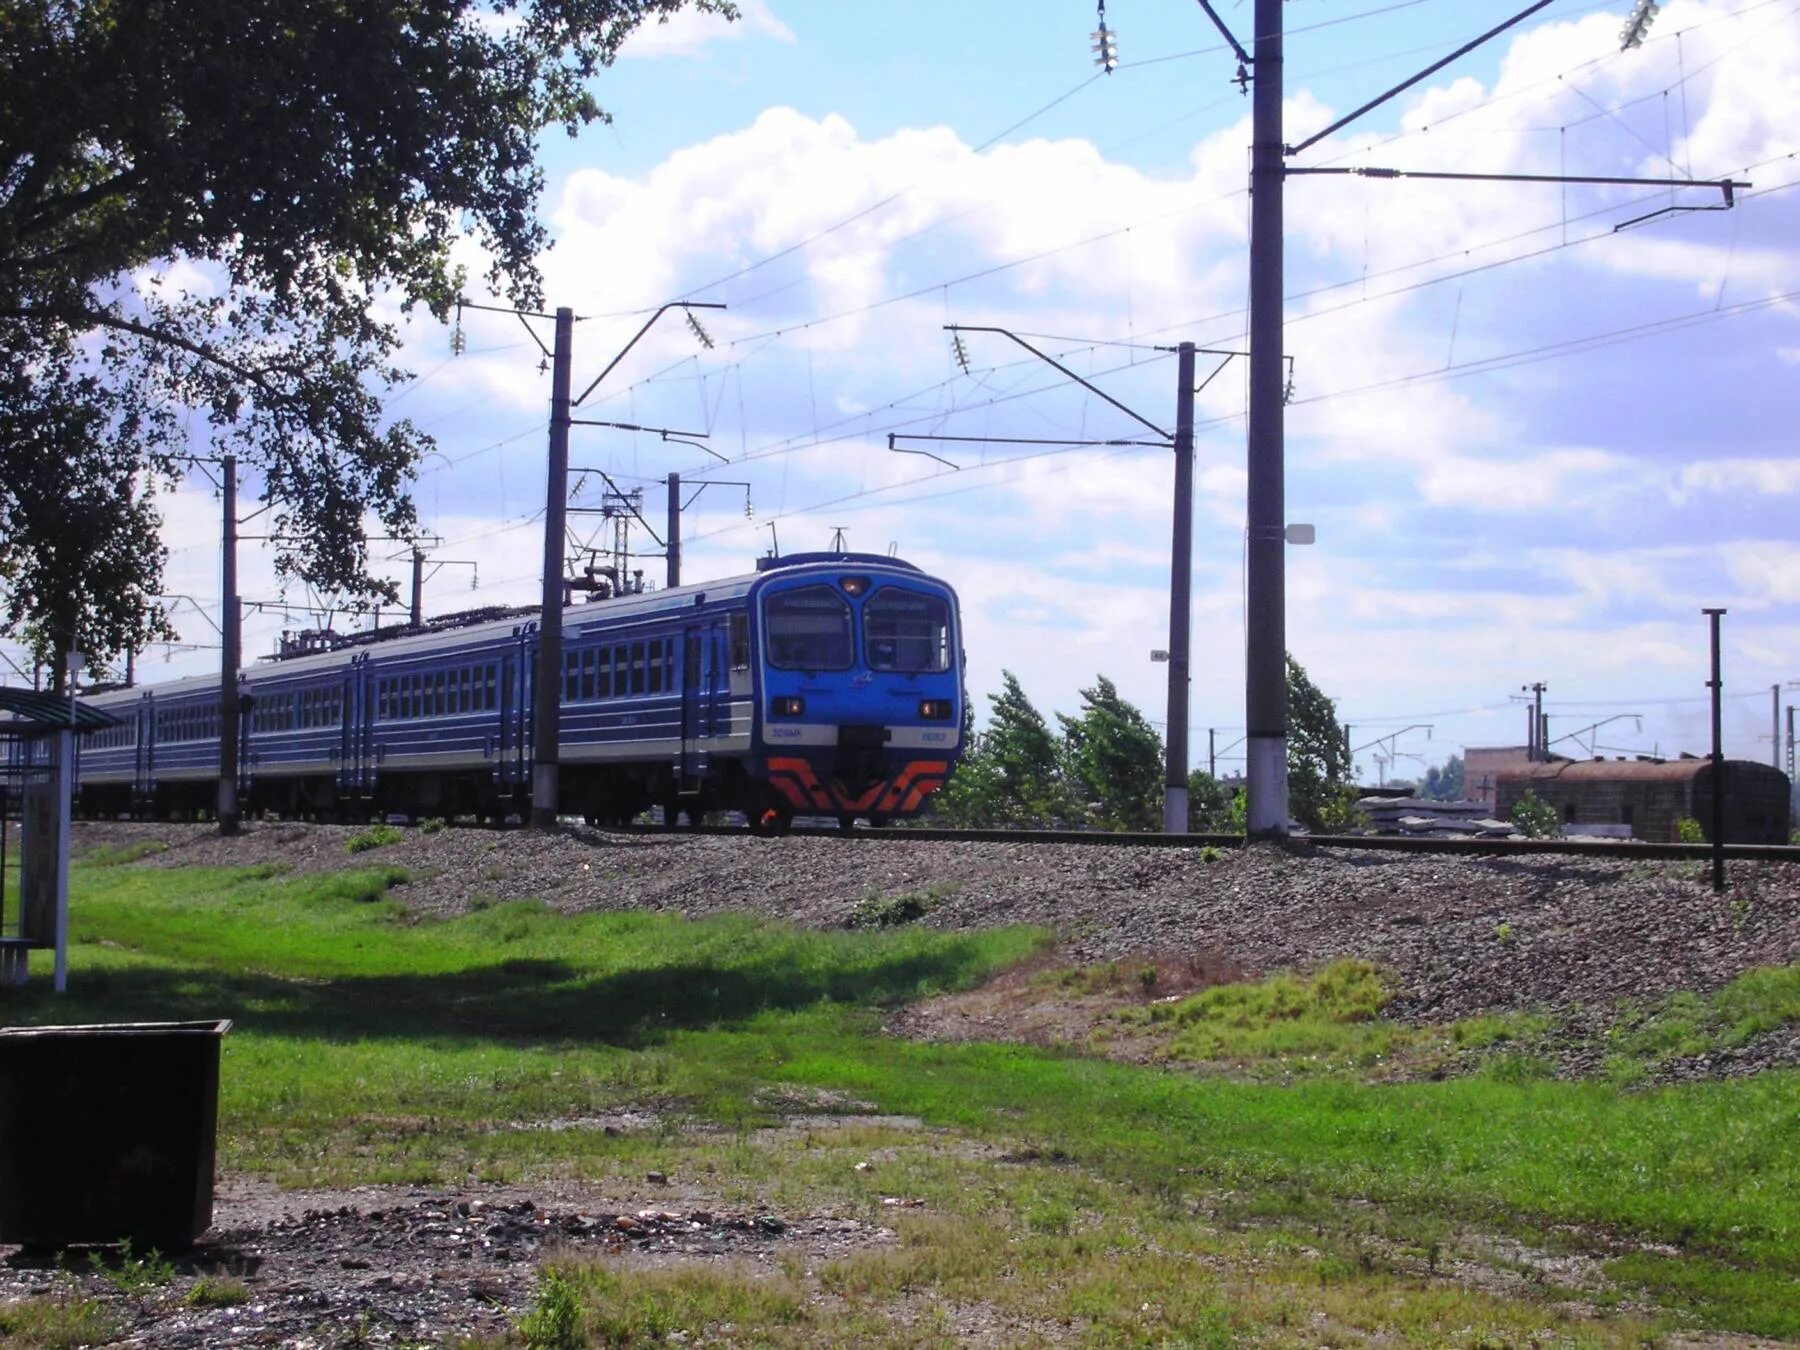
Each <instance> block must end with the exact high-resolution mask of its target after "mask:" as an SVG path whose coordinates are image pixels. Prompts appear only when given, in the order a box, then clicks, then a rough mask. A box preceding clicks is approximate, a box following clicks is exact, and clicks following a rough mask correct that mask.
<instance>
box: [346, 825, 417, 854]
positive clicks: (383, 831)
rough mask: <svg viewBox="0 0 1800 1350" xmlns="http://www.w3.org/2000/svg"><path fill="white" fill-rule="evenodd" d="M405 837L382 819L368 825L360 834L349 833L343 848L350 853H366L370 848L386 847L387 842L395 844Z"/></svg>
mask: <svg viewBox="0 0 1800 1350" xmlns="http://www.w3.org/2000/svg"><path fill="white" fill-rule="evenodd" d="M405 837H406V836H405V835H403V834H401V833H400V831H399V830H397V829H395V828H394V827H393V826H392V825H389V824H388V823H387V822H386V821H384V820H382V821H377V822H376V823H375V824H373V825H371V826H369V828H368V829H366V830H364V831H363V832H362V833H361V834H353V835H351V836H350V840H349V842H348V843H346V844H345V845H344V848H345V850H346V851H348V852H350V853H367V852H368V851H369V850H370V849H372V848H386V847H387V846H388V845H389V844H397V843H399V842H400V841H401V840H402V839H404V838H405Z"/></svg>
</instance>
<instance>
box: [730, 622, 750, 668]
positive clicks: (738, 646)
mask: <svg viewBox="0 0 1800 1350" xmlns="http://www.w3.org/2000/svg"><path fill="white" fill-rule="evenodd" d="M731 668H732V669H733V670H748V669H750V616H749V615H748V614H744V613H741V612H740V613H737V614H733V615H732V616H731Z"/></svg>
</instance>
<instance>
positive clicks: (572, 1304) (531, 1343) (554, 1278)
mask: <svg viewBox="0 0 1800 1350" xmlns="http://www.w3.org/2000/svg"><path fill="white" fill-rule="evenodd" d="M519 1335H521V1336H522V1337H524V1338H525V1345H526V1348H527V1350H575V1347H576V1346H579V1345H580V1344H581V1343H582V1337H581V1296H580V1295H579V1294H578V1293H576V1291H575V1284H574V1281H572V1280H570V1279H569V1277H568V1276H566V1275H564V1274H563V1273H562V1271H560V1270H557V1269H556V1268H555V1267H554V1266H553V1267H551V1268H550V1269H549V1270H547V1271H545V1272H544V1283H543V1286H542V1287H541V1288H540V1289H539V1290H538V1296H537V1303H536V1305H535V1306H534V1307H533V1308H532V1310H531V1311H530V1312H528V1313H526V1314H525V1316H524V1317H523V1318H522V1319H520V1321H519Z"/></svg>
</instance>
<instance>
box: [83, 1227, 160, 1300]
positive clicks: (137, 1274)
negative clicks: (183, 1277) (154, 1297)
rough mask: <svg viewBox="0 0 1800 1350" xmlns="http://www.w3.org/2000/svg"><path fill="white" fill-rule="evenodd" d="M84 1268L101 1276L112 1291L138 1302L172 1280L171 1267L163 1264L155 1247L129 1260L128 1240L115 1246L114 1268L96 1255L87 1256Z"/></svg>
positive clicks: (103, 1258)
mask: <svg viewBox="0 0 1800 1350" xmlns="http://www.w3.org/2000/svg"><path fill="white" fill-rule="evenodd" d="M88 1264H90V1265H91V1266H93V1268H94V1269H95V1271H97V1272H98V1273H99V1274H101V1275H103V1276H104V1277H105V1278H106V1280H107V1282H108V1283H109V1284H111V1285H112V1287H113V1288H115V1289H117V1290H118V1291H119V1292H120V1293H121V1294H124V1295H126V1296H128V1297H130V1298H142V1297H144V1296H145V1295H146V1294H150V1293H153V1292H155V1291H156V1290H158V1289H161V1288H162V1287H163V1286H165V1285H167V1284H170V1283H172V1282H173V1281H174V1279H175V1265H174V1263H173V1262H172V1261H168V1260H165V1259H164V1258H163V1254H162V1252H160V1251H159V1250H157V1249H156V1248H155V1247H152V1248H151V1249H150V1250H149V1251H148V1252H146V1253H144V1255H142V1256H133V1255H132V1254H131V1239H130V1238H127V1239H125V1241H123V1242H121V1243H120V1244H119V1260H118V1263H117V1264H116V1265H108V1264H107V1261H106V1258H105V1257H103V1256H102V1255H101V1254H100V1253H99V1252H89V1253H88Z"/></svg>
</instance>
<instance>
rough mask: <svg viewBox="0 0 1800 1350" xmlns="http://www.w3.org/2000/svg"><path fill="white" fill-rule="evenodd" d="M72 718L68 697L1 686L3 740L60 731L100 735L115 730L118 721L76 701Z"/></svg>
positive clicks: (53, 733)
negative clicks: (112, 728)
mask: <svg viewBox="0 0 1800 1350" xmlns="http://www.w3.org/2000/svg"><path fill="white" fill-rule="evenodd" d="M72 712H73V716H71V706H70V700H69V696H68V695H67V694H45V693H41V692H40V691H38V690H36V689H8V688H7V687H6V686H5V685H0V738H13V739H26V738H30V737H36V736H52V735H55V734H56V733H57V732H59V731H68V730H70V729H73V730H75V731H99V730H101V729H103V728H105V727H114V726H117V725H118V724H119V719H118V718H116V717H114V716H113V715H112V714H111V713H109V712H102V711H101V710H100V709H98V708H92V707H89V706H87V705H86V704H84V703H82V702H80V701H79V700H76V701H75V703H74V705H73V709H72Z"/></svg>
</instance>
